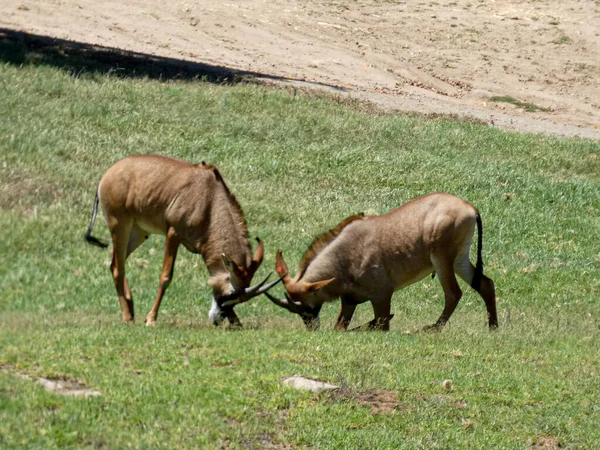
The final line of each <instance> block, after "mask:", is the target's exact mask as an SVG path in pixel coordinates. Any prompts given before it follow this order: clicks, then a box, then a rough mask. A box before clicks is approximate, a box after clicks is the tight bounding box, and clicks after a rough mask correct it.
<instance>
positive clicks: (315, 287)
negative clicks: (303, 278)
mask: <svg viewBox="0 0 600 450" xmlns="http://www.w3.org/2000/svg"><path fill="white" fill-rule="evenodd" d="M333 280H335V278H330V279H329V280H322V281H315V282H314V283H304V286H303V287H304V289H305V290H306V292H317V291H319V290H321V289H323V288H324V287H325V286H327V285H328V284H329V283H331V282H332V281H333Z"/></svg>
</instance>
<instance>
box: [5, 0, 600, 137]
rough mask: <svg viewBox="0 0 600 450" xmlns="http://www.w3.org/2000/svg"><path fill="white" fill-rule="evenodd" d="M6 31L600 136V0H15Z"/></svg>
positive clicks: (522, 127) (9, 5)
mask: <svg viewBox="0 0 600 450" xmlns="http://www.w3.org/2000/svg"><path fill="white" fill-rule="evenodd" d="M0 28H6V29H11V30H19V31H25V32H28V33H33V34H39V35H44V36H51V37H57V38H62V39H68V40H73V41H77V42H83V43H88V44H96V45H103V46H108V47H116V48H120V49H124V50H132V51H136V52H142V53H147V54H152V55H158V56H165V57H171V58H177V59H181V60H189V61H194V62H202V63H207V64H212V65H218V66H225V67H229V68H232V69H236V70H244V71H248V70H249V71H253V72H258V73H260V74H264V75H267V76H278V77H283V78H286V79H289V80H292V81H291V82H292V83H293V82H302V81H304V82H308V83H310V86H313V83H316V84H315V85H314V86H318V85H325V86H324V88H327V87H330V88H331V87H334V88H341V89H343V94H342V95H349V96H353V97H357V98H360V99H366V100H370V101H372V102H375V103H376V104H378V105H380V106H381V107H383V108H385V109H388V110H403V111H418V112H422V113H443V114H458V115H464V116H471V117H475V118H478V119H481V120H485V121H486V122H492V121H493V124H494V126H497V127H500V128H503V129H512V130H519V131H528V132H543V133H550V134H554V135H565V136H581V137H587V138H592V139H600V130H599V127H600V0H580V1H576V0H545V1H540V0H520V1H489V0H486V1H483V0H456V1H445V0H440V1H420V2H416V1H408V0H407V1H386V0H379V1H373V0H367V1H351V0H345V1H339V0H302V1H292V0H268V1H267V0H240V1H229V2H213V1H202V2H191V1H188V2H186V1H180V0H171V1H168V2H166V1H157V0H127V1H121V0H120V1H111V0H2V4H1V6H0ZM492 96H512V97H514V98H516V99H518V100H520V101H523V102H526V103H530V104H533V105H536V106H538V107H540V108H543V110H538V111H535V112H527V111H525V110H524V109H523V108H522V107H518V106H514V105H512V104H509V103H497V102H493V101H490V97H492Z"/></svg>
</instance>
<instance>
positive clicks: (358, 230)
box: [266, 193, 498, 330]
mask: <svg viewBox="0 0 600 450" xmlns="http://www.w3.org/2000/svg"><path fill="white" fill-rule="evenodd" d="M475 226H477V229H478V236H479V238H478V245H477V263H476V265H475V266H473V265H472V264H471V261H470V260H469V250H470V248H471V240H472V239H473V234H474V231H475ZM482 231H483V230H482V224H481V218H480V216H479V212H478V211H477V209H475V207H473V206H472V205H471V204H469V203H467V202H466V201H464V200H461V199H460V198H458V197H455V196H453V195H450V194H443V193H433V194H429V195H426V196H424V197H420V198H417V199H414V200H412V201H410V202H408V203H406V204H404V205H402V206H400V207H398V208H396V209H394V210H392V211H390V212H388V213H387V214H383V215H381V216H374V217H365V216H364V214H358V215H356V216H352V217H349V218H347V219H346V220H344V221H343V222H341V223H340V224H339V225H338V226H337V227H336V228H334V229H333V230H331V231H329V232H328V233H326V234H324V235H323V236H321V237H320V238H319V239H317V240H316V241H315V242H314V243H313V244H312V245H311V247H310V248H309V249H308V251H307V252H306V254H305V255H304V258H303V259H302V262H301V264H300V270H299V272H298V274H297V275H296V276H295V277H294V278H292V277H291V276H289V275H287V273H288V269H287V265H286V263H285V261H284V259H283V255H282V254H281V250H279V251H278V252H277V256H276V262H275V264H276V265H275V267H276V269H277V272H278V273H279V274H281V275H284V274H285V276H284V277H283V284H284V287H285V290H286V295H285V296H286V298H285V299H278V298H276V297H273V296H272V295H270V294H269V293H266V295H267V296H268V297H269V299H271V301H273V302H274V303H275V304H276V305H278V306H281V307H283V308H286V309H288V310H289V311H290V312H293V313H296V314H299V315H300V316H301V317H302V319H303V321H304V323H305V325H306V327H307V328H308V329H317V328H318V327H319V312H320V310H321V307H322V306H323V304H324V303H325V302H328V301H332V300H334V299H336V298H337V297H340V299H341V308H340V312H339V315H338V318H337V323H336V325H335V329H336V330H346V329H347V328H348V325H349V324H350V320H351V319H352V315H353V314H354V310H355V309H356V305H358V304H360V303H363V302H366V301H370V302H371V304H372V306H373V310H374V312H375V319H374V320H373V321H372V322H370V323H369V327H370V328H378V329H382V330H389V322H390V319H391V316H390V306H391V305H390V303H391V298H392V294H393V293H394V291H396V290H398V289H402V288H403V287H405V286H408V285H410V284H413V283H416V282H417V281H419V280H421V279H423V278H424V277H426V276H427V275H429V274H433V275H435V274H437V276H438V277H439V280H440V282H441V284H442V288H443V289H444V295H445V301H446V304H445V307H444V311H443V312H442V315H441V316H440V318H439V319H438V321H437V322H436V323H435V325H432V326H430V327H426V328H437V329H441V327H443V326H444V324H445V323H446V322H447V321H448V319H449V318H450V316H451V315H452V313H453V312H454V309H455V308H456V305H457V304H458V301H459V300H460V298H461V296H462V291H461V289H460V287H459V285H458V282H457V280H456V275H458V276H459V277H461V278H462V279H463V280H465V281H466V282H467V283H469V284H470V285H471V287H472V288H473V289H475V290H476V291H477V292H478V293H479V295H481V297H482V298H483V300H484V302H485V306H486V308H487V313H488V323H489V326H490V328H496V327H497V326H498V318H497V315H496V295H495V290H494V283H493V281H492V280H491V279H489V278H488V277H486V276H485V275H484V274H483V262H482V259H481V246H482Z"/></svg>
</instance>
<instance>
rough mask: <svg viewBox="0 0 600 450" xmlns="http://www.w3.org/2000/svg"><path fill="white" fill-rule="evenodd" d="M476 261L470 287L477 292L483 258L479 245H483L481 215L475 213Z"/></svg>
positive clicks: (481, 273)
mask: <svg viewBox="0 0 600 450" xmlns="http://www.w3.org/2000/svg"><path fill="white" fill-rule="evenodd" d="M477 234H478V236H477V262H476V263H475V274H474V275H473V280H472V281H471V287H472V288H473V289H475V290H476V291H477V292H479V288H480V287H481V278H482V277H483V259H482V258H481V247H482V246H483V225H482V223H481V216H480V215H479V214H477Z"/></svg>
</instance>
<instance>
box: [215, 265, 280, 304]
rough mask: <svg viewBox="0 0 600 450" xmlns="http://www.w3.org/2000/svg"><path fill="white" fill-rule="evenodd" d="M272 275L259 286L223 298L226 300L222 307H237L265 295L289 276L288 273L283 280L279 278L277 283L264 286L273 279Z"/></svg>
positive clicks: (272, 282) (273, 282)
mask: <svg viewBox="0 0 600 450" xmlns="http://www.w3.org/2000/svg"><path fill="white" fill-rule="evenodd" d="M272 274H273V272H271V273H270V274H269V275H267V277H266V278H265V279H264V280H262V281H261V282H260V283H258V284H255V285H254V286H250V287H248V288H245V289H243V290H241V291H238V292H234V293H233V294H230V295H227V296H225V297H221V298H222V299H224V300H226V301H224V302H223V304H222V306H232V305H237V304H238V303H244V302H247V301H248V300H250V299H251V298H253V297H256V296H258V295H260V294H265V293H266V292H267V291H268V290H269V289H271V288H272V287H273V286H275V285H276V284H277V283H279V282H280V281H283V277H284V276H285V275H287V273H286V274H285V275H283V276H282V277H281V278H278V279H277V280H275V281H271V282H270V283H269V284H267V285H266V286H264V284H265V283H266V282H267V281H268V280H269V278H271V275H272Z"/></svg>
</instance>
